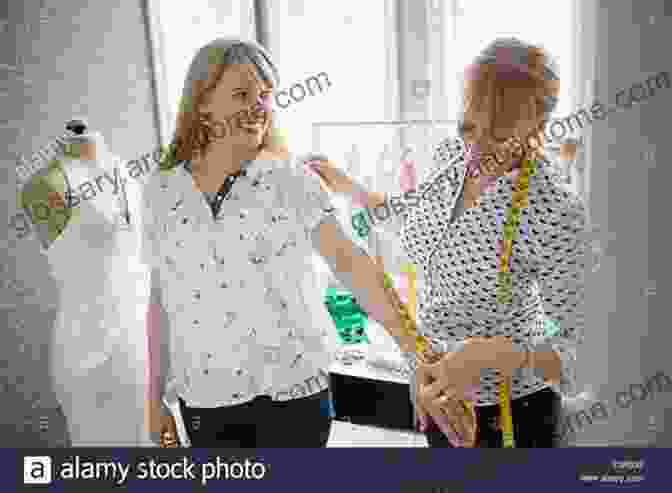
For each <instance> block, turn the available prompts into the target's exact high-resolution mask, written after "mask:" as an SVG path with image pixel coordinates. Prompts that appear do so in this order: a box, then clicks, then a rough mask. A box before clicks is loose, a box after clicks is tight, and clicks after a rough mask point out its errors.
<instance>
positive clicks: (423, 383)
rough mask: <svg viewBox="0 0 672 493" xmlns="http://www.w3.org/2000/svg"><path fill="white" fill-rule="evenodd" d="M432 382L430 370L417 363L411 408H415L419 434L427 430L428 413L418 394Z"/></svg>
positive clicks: (424, 365)
mask: <svg viewBox="0 0 672 493" xmlns="http://www.w3.org/2000/svg"><path fill="white" fill-rule="evenodd" d="M432 382H434V378H433V377H432V375H431V372H430V369H429V368H428V367H427V365H426V364H424V363H421V362H418V364H417V367H416V370H415V399H414V402H413V406H414V407H415V415H416V418H417V425H418V428H419V430H420V433H424V432H425V431H427V428H429V420H430V412H429V409H426V408H425V406H424V405H423V404H422V402H421V401H420V393H421V391H422V389H423V388H425V387H427V386H428V385H430V384H431V383H432Z"/></svg>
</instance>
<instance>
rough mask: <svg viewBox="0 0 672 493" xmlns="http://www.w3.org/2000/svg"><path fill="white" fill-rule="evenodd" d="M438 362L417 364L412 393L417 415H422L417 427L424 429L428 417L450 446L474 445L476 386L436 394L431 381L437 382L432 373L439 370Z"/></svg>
mask: <svg viewBox="0 0 672 493" xmlns="http://www.w3.org/2000/svg"><path fill="white" fill-rule="evenodd" d="M453 354H454V353H453ZM451 356H453V355H452V354H449V355H448V356H447V357H448V358H450V357H451ZM444 358H445V357H444ZM440 364H441V362H439V363H435V364H418V369H417V372H416V394H415V395H416V410H417V413H418V417H419V418H421V419H423V421H421V428H420V431H425V430H426V429H427V427H428V425H429V420H430V419H431V420H432V421H434V423H435V425H436V426H437V427H438V428H439V430H441V432H442V433H443V434H444V435H445V436H446V438H448V440H449V441H450V443H451V445H452V446H453V447H468V448H471V447H473V446H474V445H475V442H476V431H477V421H476V415H475V412H474V410H473V409H474V408H473V401H475V400H476V392H475V390H474V389H475V387H471V388H469V389H465V390H464V391H463V392H462V395H458V393H456V392H454V390H453V389H452V388H451V389H449V391H448V392H446V393H441V394H438V395H437V394H436V393H435V392H434V390H433V389H434V387H433V385H432V384H433V383H434V384H436V383H438V382H437V380H436V378H435V377H434V375H436V374H438V366H439V365H440ZM464 397H467V398H466V399H465V398H464ZM465 401H467V402H465ZM467 406H469V407H467ZM423 425H424V426H423Z"/></svg>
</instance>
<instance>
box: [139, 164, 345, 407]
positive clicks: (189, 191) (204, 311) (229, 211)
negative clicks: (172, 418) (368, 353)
mask: <svg viewBox="0 0 672 493" xmlns="http://www.w3.org/2000/svg"><path fill="white" fill-rule="evenodd" d="M246 171H247V173H246V175H245V176H241V177H240V178H239V179H238V180H236V182H235V183H234V184H233V186H232V187H231V190H230V194H229V195H228V198H227V199H226V200H225V201H224V202H223V204H222V207H221V209H220V210H219V213H218V214H217V216H216V218H214V219H213V216H212V214H211V211H210V209H209V207H208V204H207V202H206V200H204V197H203V195H202V194H200V193H198V192H196V191H195V190H194V185H193V181H192V178H191V176H190V174H189V173H188V171H186V170H185V168H184V167H183V166H178V167H177V168H176V169H175V170H174V172H165V173H158V174H157V175H155V176H154V177H152V179H151V180H150V181H149V183H148V184H147V187H146V189H145V193H144V211H143V214H142V216H143V226H142V228H143V232H144V247H143V256H144V259H145V262H146V263H147V264H148V265H150V266H152V267H153V268H154V269H155V270H156V271H158V273H159V278H160V292H161V302H162V304H163V306H164V307H165V309H166V312H167V314H168V317H169V319H170V322H169V326H170V330H169V332H170V340H169V342H168V345H169V347H170V353H171V356H170V365H169V366H170V373H169V374H170V378H169V382H168V385H167V389H166V393H167V394H169V395H170V394H172V393H176V394H177V395H178V396H179V397H182V398H183V399H184V400H185V401H186V402H187V404H188V405H189V406H192V407H218V406H229V405H234V404H241V403H244V402H248V401H250V400H252V399H254V398H255V397H256V396H259V395H270V396H272V397H273V399H274V400H281V401H284V400H290V399H295V398H300V397H304V396H306V395H312V394H314V393H316V392H320V391H322V390H324V389H325V388H327V387H328V369H329V365H330V363H331V359H332V356H333V350H334V349H335V348H336V339H335V331H334V330H333V329H332V328H333V323H332V322H331V318H330V317H329V314H328V312H327V310H326V308H325V306H324V300H323V299H322V291H321V290H320V289H319V288H318V285H319V282H318V279H317V275H316V274H317V273H316V272H315V270H314V264H313V258H312V256H313V252H314V250H313V245H312V239H311V237H312V232H313V231H314V230H315V229H316V227H317V226H318V225H319V224H320V223H321V222H322V221H323V220H327V219H328V218H329V217H331V216H332V215H333V211H334V208H333V206H332V205H331V203H330V201H329V197H328V195H327V194H326V193H325V192H323V191H322V189H321V188H320V185H319V181H318V178H317V177H313V176H306V175H305V174H304V172H303V168H302V162H301V161H300V160H297V159H294V158H292V159H290V160H287V161H286V162H283V161H271V160H267V161H262V160H257V161H254V162H253V163H252V164H250V166H249V167H247V169H246ZM161 372H162V374H165V373H163V372H167V370H166V369H165V367H164V369H162V370H161Z"/></svg>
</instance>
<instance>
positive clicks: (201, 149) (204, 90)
mask: <svg viewBox="0 0 672 493" xmlns="http://www.w3.org/2000/svg"><path fill="white" fill-rule="evenodd" d="M246 63H249V64H252V65H253V66H254V67H255V69H256V72H257V76H258V77H259V78H260V79H261V80H263V81H264V82H267V83H269V84H271V85H272V86H273V88H274V89H277V85H278V83H279V80H280V78H279V75H278V70H277V68H276V66H275V65H274V63H273V61H272V60H271V57H270V54H269V53H268V52H267V51H266V50H265V49H264V48H263V47H262V46H261V45H259V44H258V43H256V42H254V41H243V40H240V39H237V38H220V39H217V40H214V41H212V42H210V43H208V44H207V45H206V46H204V47H202V48H201V49H200V50H198V52H197V53H196V55H195V56H194V59H193V60H192V62H191V65H190V66H189V70H188V72H187V76H186V79H185V84H184V88H183V91H182V98H181V100H180V106H179V108H178V112H177V118H176V122H175V133H174V135H173V139H172V141H171V144H170V147H169V149H168V152H167V154H166V156H165V157H166V158H165V159H163V160H162V162H161V168H162V169H170V168H173V167H175V166H177V164H178V163H180V162H182V161H188V160H191V159H192V158H194V157H198V156H202V155H203V154H204V153H206V152H207V150H208V147H209V146H210V144H211V143H212V142H213V140H214V137H215V136H214V131H213V127H212V126H211V125H208V122H207V118H204V115H203V114H201V113H200V111H199V109H200V108H201V106H202V105H203V103H204V102H205V101H206V100H207V98H208V97H209V96H210V94H211V93H212V91H213V90H214V89H215V88H216V87H217V85H218V84H219V82H220V81H221V79H222V76H223V74H224V72H225V70H226V69H227V68H229V67H231V66H232V65H236V64H246ZM274 120H275V119H274V115H273V114H272V115H271V126H270V128H269V131H268V132H267V133H266V135H265V136H264V142H263V144H262V147H264V148H267V147H271V146H273V145H277V138H276V129H275V128H274Z"/></svg>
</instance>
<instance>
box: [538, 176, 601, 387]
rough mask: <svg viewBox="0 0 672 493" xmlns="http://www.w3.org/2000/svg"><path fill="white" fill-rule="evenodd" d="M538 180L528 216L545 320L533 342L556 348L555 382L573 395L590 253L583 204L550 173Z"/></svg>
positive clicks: (582, 335) (581, 338) (583, 318)
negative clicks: (558, 373) (558, 369)
mask: <svg viewBox="0 0 672 493" xmlns="http://www.w3.org/2000/svg"><path fill="white" fill-rule="evenodd" d="M542 181H543V183H542V186H541V187H540V188H541V191H540V192H539V194H538V195H537V198H536V200H535V201H534V204H532V210H531V217H530V222H531V225H532V233H533V235H532V236H533V241H532V244H533V245H534V248H535V252H534V253H535V255H534V259H535V261H534V266H535V272H536V274H537V281H538V284H539V290H540V297H541V302H542V305H543V308H544V311H545V314H546V317H547V321H546V330H545V331H544V332H545V335H544V336H543V338H541V339H539V340H536V341H535V346H536V349H537V350H543V349H541V348H542V347H544V348H552V349H553V350H554V351H555V352H556V353H557V355H558V357H559V358H560V361H561V364H562V373H561V380H560V382H559V384H558V385H556V388H557V390H559V391H560V392H561V393H562V394H565V395H575V394H576V393H578V388H577V379H576V353H577V348H578V346H579V345H580V344H581V343H582V342H583V339H584V326H585V279H586V272H587V269H588V266H589V259H590V241H589V237H588V235H587V234H586V233H587V217H586V210H585V206H584V204H583V202H582V200H581V199H580V198H579V197H578V196H576V194H574V193H573V192H571V191H568V190H567V189H565V188H564V187H563V186H562V185H560V184H558V183H557V182H554V181H553V180H552V179H550V178H549V177H544V178H542ZM549 329H550V330H549Z"/></svg>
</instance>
